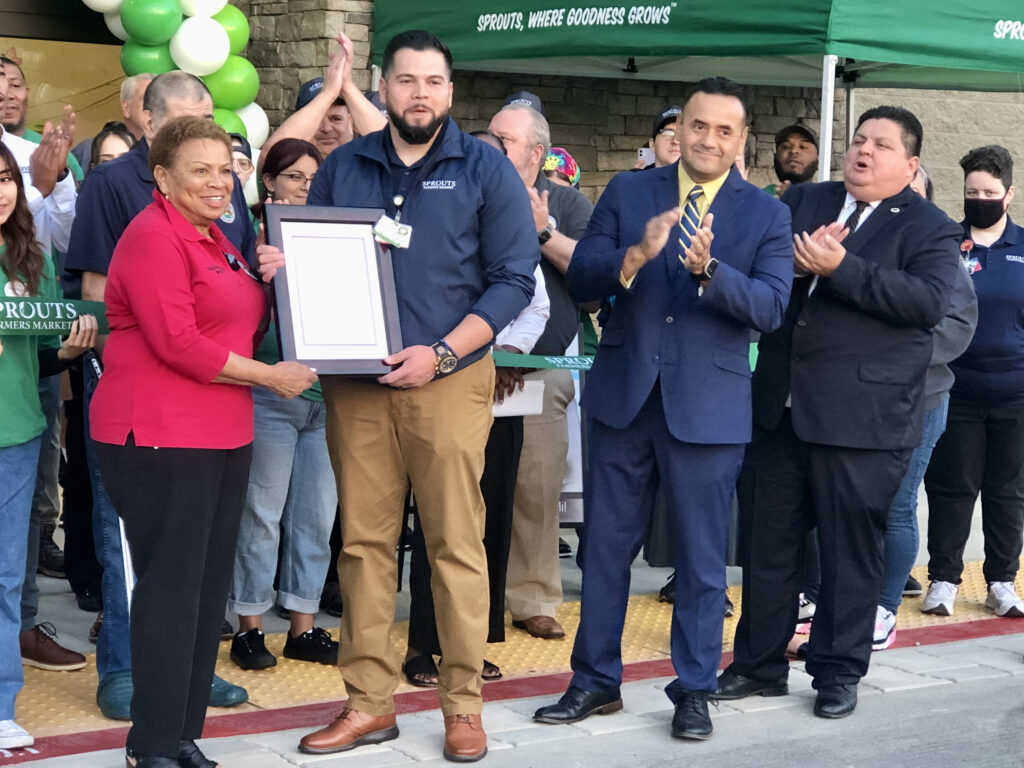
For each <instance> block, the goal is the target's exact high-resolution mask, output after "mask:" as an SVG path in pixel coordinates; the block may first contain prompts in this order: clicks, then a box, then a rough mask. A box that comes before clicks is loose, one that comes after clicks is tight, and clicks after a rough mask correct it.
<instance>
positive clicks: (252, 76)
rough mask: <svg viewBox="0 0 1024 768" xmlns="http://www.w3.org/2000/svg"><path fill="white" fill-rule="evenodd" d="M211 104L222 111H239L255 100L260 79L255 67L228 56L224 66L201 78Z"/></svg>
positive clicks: (240, 59)
mask: <svg viewBox="0 0 1024 768" xmlns="http://www.w3.org/2000/svg"><path fill="white" fill-rule="evenodd" d="M203 82H204V83H206V87H207V88H209V89H210V95H211V96H212V97H213V104H214V106H217V107H223V108H224V109H241V108H242V107H244V106H245V105H246V104H248V103H249V102H251V101H255V100H256V93H257V92H258V91H259V89H260V77H259V75H257V74H256V67H254V66H253V65H252V64H250V63H249V62H248V61H246V60H245V59H243V58H242V57H241V56H228V60H227V61H226V62H225V63H224V66H223V67H221V68H220V69H218V70H217V71H216V72H214V73H213V74H212V75H207V76H206V77H204V78H203Z"/></svg>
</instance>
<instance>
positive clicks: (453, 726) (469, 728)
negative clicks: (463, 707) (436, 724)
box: [444, 715, 487, 763]
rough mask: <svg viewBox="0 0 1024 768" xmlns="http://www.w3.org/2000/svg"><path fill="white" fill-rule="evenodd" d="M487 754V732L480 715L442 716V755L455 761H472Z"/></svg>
mask: <svg viewBox="0 0 1024 768" xmlns="http://www.w3.org/2000/svg"><path fill="white" fill-rule="evenodd" d="M486 754H487V734H486V733H484V725H483V723H482V722H481V721H480V715H445V716H444V756H445V758H446V759H448V760H451V761H452V762H455V763H474V762H476V761H477V760H479V759H480V758H482V757H483V756H484V755H486Z"/></svg>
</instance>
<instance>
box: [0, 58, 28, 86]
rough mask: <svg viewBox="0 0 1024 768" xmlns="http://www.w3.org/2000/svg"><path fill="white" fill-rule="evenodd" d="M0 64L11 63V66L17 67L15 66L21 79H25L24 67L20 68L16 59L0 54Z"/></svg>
mask: <svg viewBox="0 0 1024 768" xmlns="http://www.w3.org/2000/svg"><path fill="white" fill-rule="evenodd" d="M0 64H5V65H6V64H10V65H11V66H13V67H17V68H18V74H20V75H21V79H22V80H24V79H25V70H24V69H22V68H21V64H19V63H18V62H16V61H15V60H14V59H9V58H8V57H6V56H0Z"/></svg>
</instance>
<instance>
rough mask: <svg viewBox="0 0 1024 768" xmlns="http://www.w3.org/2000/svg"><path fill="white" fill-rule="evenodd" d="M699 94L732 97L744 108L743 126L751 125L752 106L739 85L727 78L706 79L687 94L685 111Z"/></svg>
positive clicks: (684, 103) (684, 105)
mask: <svg viewBox="0 0 1024 768" xmlns="http://www.w3.org/2000/svg"><path fill="white" fill-rule="evenodd" d="M698 93H707V94H712V95H716V96H732V97H733V98H734V99H737V100H738V101H739V103H740V106H742V107H743V124H744V125H748V124H749V123H750V106H749V105H748V104H747V97H746V94H745V93H744V91H743V86H742V85H740V84H739V83H735V82H733V81H732V80H730V79H729V78H727V77H705V78H704V79H703V80H701V81H700V82H699V83H697V84H696V85H695V86H693V88H691V89H690V92H689V93H688V94H686V101H685V102H683V108H684V109H685V108H686V105H687V104H689V103H690V99H692V98H693V97H694V94H698Z"/></svg>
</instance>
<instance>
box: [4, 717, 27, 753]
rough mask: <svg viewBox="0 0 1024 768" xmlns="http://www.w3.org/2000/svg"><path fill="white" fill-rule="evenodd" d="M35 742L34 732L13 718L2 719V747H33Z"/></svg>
mask: <svg viewBox="0 0 1024 768" xmlns="http://www.w3.org/2000/svg"><path fill="white" fill-rule="evenodd" d="M34 743H35V739H33V738H32V734H30V733H29V732H28V731H26V730H25V729H24V728H22V727H21V726H20V725H18V724H17V723H16V722H14V721H13V720H0V749H17V748H18V747H31V746H32V745H33V744H34Z"/></svg>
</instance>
